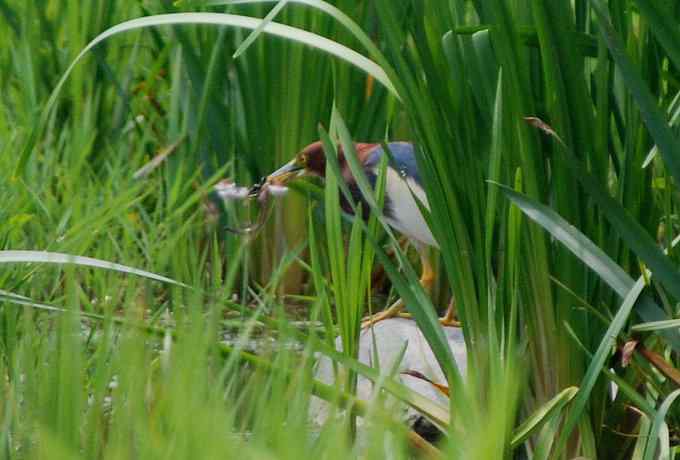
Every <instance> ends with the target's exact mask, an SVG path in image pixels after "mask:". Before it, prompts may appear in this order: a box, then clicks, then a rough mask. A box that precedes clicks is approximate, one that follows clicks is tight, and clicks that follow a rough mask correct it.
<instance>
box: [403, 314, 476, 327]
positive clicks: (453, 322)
mask: <svg viewBox="0 0 680 460" xmlns="http://www.w3.org/2000/svg"><path fill="white" fill-rule="evenodd" d="M399 318H407V319H413V317H412V316H411V314H410V313H399ZM439 324H441V325H442V326H444V327H461V326H462V325H463V324H462V323H461V322H460V321H458V320H457V319H456V318H455V316H452V315H448V314H447V315H444V316H442V317H440V318H439Z"/></svg>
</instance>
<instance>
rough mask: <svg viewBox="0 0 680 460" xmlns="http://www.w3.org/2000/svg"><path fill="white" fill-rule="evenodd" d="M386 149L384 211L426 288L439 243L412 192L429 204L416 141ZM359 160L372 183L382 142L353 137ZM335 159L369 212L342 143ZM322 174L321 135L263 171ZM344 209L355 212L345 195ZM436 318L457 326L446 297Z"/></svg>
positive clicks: (397, 307)
mask: <svg viewBox="0 0 680 460" xmlns="http://www.w3.org/2000/svg"><path fill="white" fill-rule="evenodd" d="M386 146H387V148H388V149H389V151H390V155H388V158H389V161H388V164H387V168H386V172H385V194H384V205H383V215H384V216H385V220H386V221H387V223H388V224H389V225H390V226H391V227H392V228H394V229H395V230H397V231H398V232H399V233H401V234H403V235H404V236H406V237H407V238H408V239H409V240H410V241H411V242H412V243H413V246H414V247H415V249H416V251H417V252H418V255H419V256H420V262H421V276H420V280H419V281H420V284H421V286H422V287H423V288H424V289H425V290H426V291H427V292H428V293H429V292H431V290H432V285H433V283H434V279H435V271H434V269H433V266H432V263H431V260H430V254H429V253H430V251H429V248H430V247H433V248H437V249H438V248H439V244H438V243H437V241H436V239H435V238H434V236H433V235H432V232H431V231H430V228H429V226H428V224H427V222H426V220H425V217H424V216H423V214H422V212H421V210H420V207H419V206H418V203H417V201H416V199H414V195H415V197H417V199H418V200H419V201H420V202H421V204H422V205H423V206H424V207H425V208H427V209H428V210H429V204H428V201H427V196H426V194H425V189H424V188H423V183H422V177H421V175H420V173H419V171H418V165H417V163H416V157H415V146H414V145H413V143H411V142H403V141H402V142H389V143H387V144H386ZM354 148H355V151H356V154H357V158H358V160H359V163H360V164H361V165H362V167H363V170H364V173H365V175H366V177H367V179H368V180H369V183H370V184H371V185H372V186H375V183H376V180H377V177H378V166H379V164H380V161H381V158H382V157H383V155H385V151H384V148H383V146H382V144H377V143H367V142H357V143H355V144H354ZM337 152H338V157H337V158H338V164H339V166H340V172H341V174H342V178H343V180H344V181H345V183H346V184H347V187H348V190H349V191H350V193H351V195H352V198H353V199H354V200H355V202H356V203H360V204H361V205H362V206H361V208H360V209H361V210H362V214H363V215H362V216H361V217H362V218H364V219H367V218H368V216H369V215H370V207H369V205H368V203H366V201H365V198H364V197H363V194H362V193H361V190H360V189H359V186H358V184H357V183H356V180H355V178H354V176H353V175H352V172H351V171H350V168H349V164H348V163H347V160H346V158H345V155H344V152H343V149H342V146H338V147H337ZM304 176H318V177H321V178H322V179H323V178H325V177H326V154H325V151H324V148H323V144H322V143H321V142H320V141H317V142H314V143H312V144H309V145H307V146H306V147H304V148H303V149H302V150H301V151H300V152H299V153H298V154H297V155H296V156H295V157H294V158H293V159H292V160H291V161H289V162H288V163H286V164H284V165H283V166H281V167H280V168H279V169H277V170H276V171H274V172H273V173H271V174H269V175H268V176H267V177H266V182H267V183H269V184H277V185H283V184H285V183H287V182H288V181H290V180H293V179H296V178H300V177H304ZM340 205H341V207H342V209H343V211H345V212H347V213H349V214H353V212H354V210H353V207H352V205H351V204H350V203H349V202H348V201H347V199H346V198H345V197H344V196H341V203H340ZM403 310H404V303H403V301H402V300H401V299H399V300H397V301H396V302H395V303H393V304H392V305H390V306H389V307H388V308H387V309H385V310H383V311H381V312H378V313H376V314H374V315H372V316H369V317H367V318H365V319H364V320H363V321H362V325H361V326H362V328H366V327H369V326H371V325H373V324H375V323H377V322H379V321H382V320H385V319H388V318H393V317H401V316H408V315H406V314H404V313H403ZM440 323H441V324H442V325H445V326H459V325H460V324H459V323H458V321H457V320H456V319H455V309H454V303H453V300H452V301H451V302H450V303H449V306H448V308H447V311H446V314H445V315H444V317H442V318H440Z"/></svg>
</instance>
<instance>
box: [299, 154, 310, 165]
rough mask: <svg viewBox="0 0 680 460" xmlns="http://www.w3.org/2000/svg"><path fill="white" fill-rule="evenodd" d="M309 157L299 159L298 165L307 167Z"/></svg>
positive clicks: (303, 156)
mask: <svg viewBox="0 0 680 460" xmlns="http://www.w3.org/2000/svg"><path fill="white" fill-rule="evenodd" d="M307 161H308V158H307V155H300V158H298V163H300V166H307Z"/></svg>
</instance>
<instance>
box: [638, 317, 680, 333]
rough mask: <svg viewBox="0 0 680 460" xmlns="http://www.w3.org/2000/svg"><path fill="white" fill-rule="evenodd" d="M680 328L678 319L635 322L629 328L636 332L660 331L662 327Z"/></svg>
mask: <svg viewBox="0 0 680 460" xmlns="http://www.w3.org/2000/svg"><path fill="white" fill-rule="evenodd" d="M677 328H680V319H669V320H666V321H650V322H648V323H640V324H635V325H634V326H633V327H631V330H633V331H637V332H644V331H661V330H664V329H677Z"/></svg>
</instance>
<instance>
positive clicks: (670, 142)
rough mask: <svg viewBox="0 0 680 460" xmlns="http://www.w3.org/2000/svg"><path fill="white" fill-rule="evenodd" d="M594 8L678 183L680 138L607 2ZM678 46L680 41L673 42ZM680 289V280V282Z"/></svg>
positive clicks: (599, 2)
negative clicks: (628, 52)
mask: <svg viewBox="0 0 680 460" xmlns="http://www.w3.org/2000/svg"><path fill="white" fill-rule="evenodd" d="M589 1H590V4H591V5H592V6H593V10H594V11H595V12H596V13H597V17H598V19H599V21H600V22H599V25H600V29H601V32H602V36H603V37H604V40H605V41H606V43H607V46H608V47H609V51H610V52H611V54H612V57H613V58H614V61H615V62H616V65H617V66H618V68H619V70H620V71H621V76H622V78H623V81H624V82H625V84H626V86H627V88H628V90H629V91H630V93H631V95H632V96H633V99H634V100H635V102H636V103H637V106H638V108H639V109H640V114H641V115H642V118H643V120H644V122H645V125H647V129H649V132H650V134H651V135H652V137H653V138H654V141H655V142H656V144H657V146H658V147H659V152H660V153H661V156H662V157H663V159H664V162H665V163H666V166H667V167H668V170H669V171H670V173H671V175H672V176H673V177H674V178H675V181H676V183H680V141H678V139H677V137H676V136H675V135H674V134H673V132H672V131H671V130H670V129H669V128H668V125H667V124H666V121H665V119H664V116H663V113H662V112H661V111H660V110H659V108H658V106H657V104H656V101H655V100H654V97H653V96H652V93H651V92H650V90H649V89H648V87H647V85H646V84H645V82H644V80H643V78H642V77H641V76H640V74H639V73H638V70H637V69H636V68H635V66H634V65H633V63H632V62H631V60H630V58H629V57H628V56H627V55H626V50H625V46H624V45H623V43H621V39H620V38H619V37H618V34H617V33H616V30H614V26H613V25H612V23H611V18H610V16H609V12H608V10H607V6H606V5H605V4H604V3H603V2H602V0H589ZM673 46H674V47H675V48H676V49H677V43H675V44H673ZM678 288H679V289H680V284H678Z"/></svg>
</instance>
